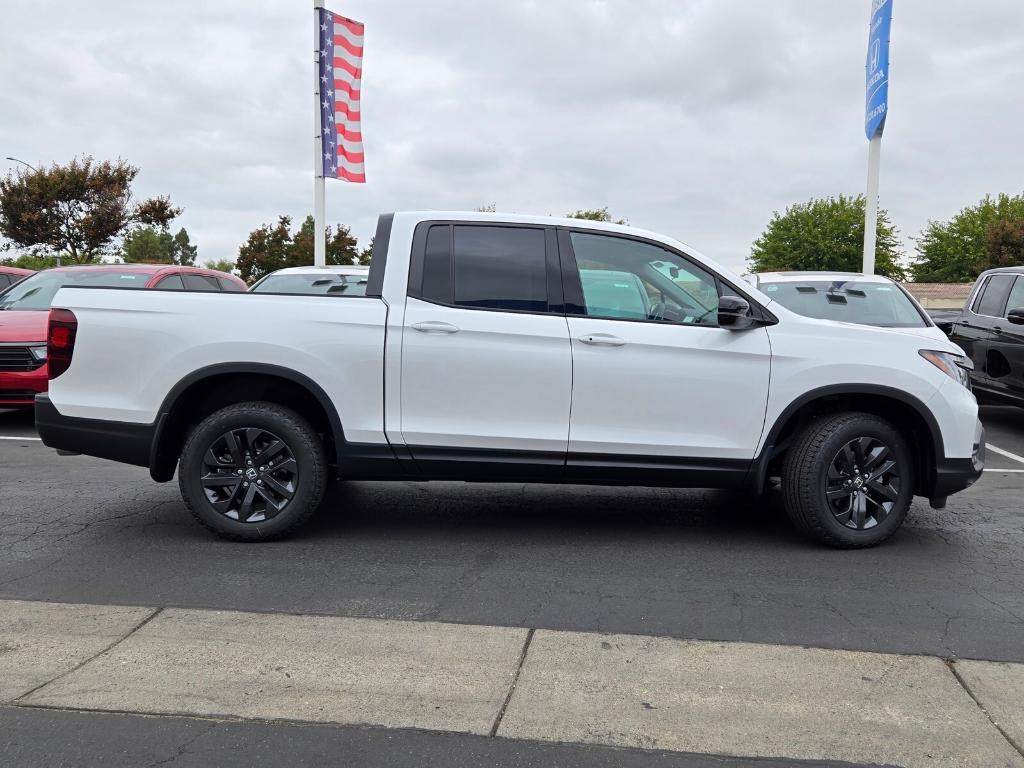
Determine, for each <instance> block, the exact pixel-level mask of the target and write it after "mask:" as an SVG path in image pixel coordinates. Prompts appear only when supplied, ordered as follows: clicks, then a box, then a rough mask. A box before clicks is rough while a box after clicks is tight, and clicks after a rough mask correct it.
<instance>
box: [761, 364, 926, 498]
mask: <svg viewBox="0 0 1024 768" xmlns="http://www.w3.org/2000/svg"><path fill="white" fill-rule="evenodd" d="M837 410H850V411H861V412H864V413H870V414H874V415H876V416H879V417H881V418H884V419H886V420H887V421H890V422H891V423H892V424H893V425H894V426H895V427H896V428H898V429H899V430H900V431H901V432H902V433H903V434H904V436H905V437H906V438H907V442H908V444H909V445H910V449H911V451H912V452H913V454H914V470H915V473H914V475H915V483H914V486H915V487H914V493H915V495H928V491H929V489H930V488H931V487H932V486H933V485H934V478H935V468H936V464H937V461H938V460H939V459H940V458H941V457H943V456H944V455H945V449H944V444H943V441H942V431H941V430H940V429H939V424H938V421H936V419H935V416H934V415H933V414H932V412H931V411H930V410H929V409H928V407H927V406H926V405H925V404H924V403H923V402H922V401H921V400H919V399H918V398H917V397H915V396H914V395H911V394H909V393H908V392H904V391H903V390H901V389H896V388H894V387H887V386H884V385H880V384H853V385H849V384H837V385H831V386H826V387H819V388H818V389H813V390H811V391H809V392H805V393H804V394H803V395H801V396H800V397H798V398H797V399H796V400H794V401H793V402H792V403H790V404H789V405H788V406H786V408H785V409H784V410H783V411H782V413H781V414H779V416H778V418H776V419H775V422H774V423H773V424H772V426H771V428H770V429H769V430H768V434H767V437H766V438H765V441H764V447H763V448H762V449H761V453H760V454H759V455H758V457H757V458H756V459H754V465H753V467H752V472H753V473H754V474H753V477H752V478H751V481H752V482H753V485H754V489H755V490H756V491H758V492H760V491H761V490H762V489H763V488H764V486H765V482H766V480H767V478H768V477H769V474H770V472H771V470H773V469H775V468H777V467H778V466H779V463H780V462H781V460H782V458H783V457H784V456H785V454H786V451H787V450H788V449H789V447H790V443H791V441H792V438H793V437H794V436H795V434H796V433H798V432H799V430H800V429H801V428H802V427H803V426H804V425H806V424H807V423H809V422H810V421H812V420H813V419H815V418H816V417H817V416H819V415H821V414H823V413H835V412H836V411H837Z"/></svg>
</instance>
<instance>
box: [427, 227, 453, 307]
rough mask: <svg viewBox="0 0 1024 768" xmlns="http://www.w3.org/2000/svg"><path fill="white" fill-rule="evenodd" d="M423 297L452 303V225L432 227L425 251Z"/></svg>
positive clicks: (443, 302) (428, 234) (442, 302)
mask: <svg viewBox="0 0 1024 768" xmlns="http://www.w3.org/2000/svg"><path fill="white" fill-rule="evenodd" d="M422 295H423V298H425V299H429V300H430V301H437V302H440V303H441V304H451V303H452V249H451V227H449V226H447V225H445V226H439V227H431V228H430V231H429V232H428V233H427V245H426V249H425V251H424V253H423V288H422Z"/></svg>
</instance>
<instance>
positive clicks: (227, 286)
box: [214, 277, 245, 293]
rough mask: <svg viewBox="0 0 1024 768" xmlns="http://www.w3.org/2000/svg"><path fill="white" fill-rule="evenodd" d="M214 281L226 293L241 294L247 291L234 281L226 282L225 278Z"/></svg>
mask: <svg viewBox="0 0 1024 768" xmlns="http://www.w3.org/2000/svg"><path fill="white" fill-rule="evenodd" d="M214 279H215V280H216V281H217V283H218V284H219V285H220V289H221V290H222V291H224V292H225V293H241V292H242V291H244V290H245V289H244V288H243V287H242V286H240V285H238V284H237V283H235V282H234V281H233V280H226V279H225V278H223V277H217V278H214Z"/></svg>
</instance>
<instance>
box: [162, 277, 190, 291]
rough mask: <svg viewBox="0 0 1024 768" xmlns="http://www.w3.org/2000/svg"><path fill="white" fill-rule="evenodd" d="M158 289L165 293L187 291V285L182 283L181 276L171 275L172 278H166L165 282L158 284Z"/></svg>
mask: <svg viewBox="0 0 1024 768" xmlns="http://www.w3.org/2000/svg"><path fill="white" fill-rule="evenodd" d="M156 287H157V288H159V289H160V290H163V291H184V290H185V284H184V283H182V282H181V277H180V276H179V275H171V276H170V277H165V278H164V279H163V280H161V281H160V282H159V283H157V284H156Z"/></svg>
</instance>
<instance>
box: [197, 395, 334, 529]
mask: <svg viewBox="0 0 1024 768" xmlns="http://www.w3.org/2000/svg"><path fill="white" fill-rule="evenodd" d="M328 471H329V468H328V465H327V454H326V451H325V449H324V440H323V437H322V436H321V435H320V434H318V433H317V431H316V430H315V429H314V428H313V426H312V425H311V424H310V423H309V421H307V420H306V419H305V418H304V417H302V416H301V415H299V414H298V413H296V412H295V411H293V410H291V409H290V408H286V407H285V406H283V405H278V404H277V403H269V402H260V401H254V402H245V403H237V404H235V405H229V406H226V407H224V408H221V409H220V410H219V411H216V412H214V413H212V414H210V415H209V416H207V417H206V418H204V419H203V420H202V421H201V422H200V423H199V424H198V425H197V426H196V427H195V429H193V430H192V432H191V433H190V434H189V436H188V439H187V440H186V441H185V445H184V447H183V448H182V451H181V461H180V463H179V466H178V484H179V486H180V487H181V495H182V498H183V499H184V500H185V505H186V506H187V507H188V509H189V511H190V512H191V513H192V516H193V517H194V518H195V519H196V520H197V521H198V522H200V523H201V524H202V525H204V526H206V527H207V528H209V529H210V530H211V531H214V532H215V533H217V534H218V535H220V536H223V537H224V538H227V539H232V540H235V541H270V540H272V539H279V538H281V537H282V536H285V535H287V534H288V533H290V532H292V531H293V530H295V529H296V528H298V527H299V526H300V525H302V523H304V522H305V521H306V520H307V519H309V517H310V516H311V515H312V514H313V513H314V512H315V511H316V510H317V508H318V507H319V506H320V502H321V501H322V500H323V498H324V492H325V491H326V489H327V478H328Z"/></svg>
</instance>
